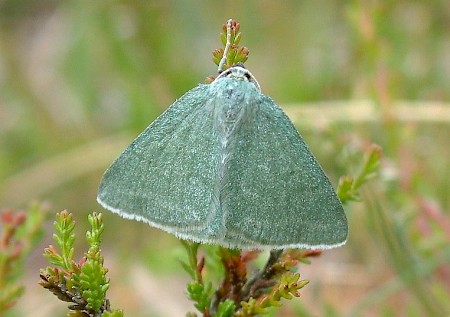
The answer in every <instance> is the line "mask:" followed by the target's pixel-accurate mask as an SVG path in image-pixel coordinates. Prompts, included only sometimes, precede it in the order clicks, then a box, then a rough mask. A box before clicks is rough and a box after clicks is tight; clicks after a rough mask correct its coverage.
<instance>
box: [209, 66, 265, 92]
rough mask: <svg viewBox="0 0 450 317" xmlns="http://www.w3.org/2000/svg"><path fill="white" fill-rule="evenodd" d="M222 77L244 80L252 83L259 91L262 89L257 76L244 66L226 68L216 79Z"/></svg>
mask: <svg viewBox="0 0 450 317" xmlns="http://www.w3.org/2000/svg"><path fill="white" fill-rule="evenodd" d="M220 78H233V79H236V80H244V81H247V82H250V83H252V84H253V85H255V87H256V88H257V89H258V90H259V91H261V87H260V86H259V83H258V81H257V80H256V78H255V76H253V75H252V73H251V72H250V71H249V70H248V69H246V68H245V67H242V66H234V67H230V68H228V69H226V70H224V71H223V72H222V73H220V74H219V76H217V78H216V80H218V79H220Z"/></svg>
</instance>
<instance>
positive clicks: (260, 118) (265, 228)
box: [222, 92, 348, 248]
mask: <svg viewBox="0 0 450 317" xmlns="http://www.w3.org/2000/svg"><path fill="white" fill-rule="evenodd" d="M257 95H258V96H257V97H255V102H254V103H253V104H251V105H249V107H247V110H246V111H248V113H246V114H245V116H244V117H243V120H244V122H242V123H241V124H239V126H238V127H237V129H238V130H236V131H235V133H236V134H235V135H236V138H235V139H234V143H233V144H232V145H231V148H232V150H231V155H230V157H229V161H228V168H227V177H226V184H225V186H224V188H223V195H222V208H223V210H224V211H225V212H226V214H227V216H226V227H227V236H226V237H225V242H226V243H228V245H230V246H232V247H241V248H261V247H263V246H266V247H272V248H332V247H336V246H339V245H342V244H344V243H345V241H346V239H347V231H348V229H347V220H346V216H345V213H344V210H343V208H342V205H341V202H340V201H339V199H338V197H337V195H336V193H335V191H334V189H333V187H332V185H331V184H330V181H329V180H328V178H327V176H326V175H325V174H324V172H323V170H322V168H321V166H320V165H319V163H318V162H317V160H316V159H315V157H314V156H313V154H312V153H311V151H310V149H309V148H308V146H307V145H306V143H305V142H304V141H303V139H302V138H301V137H300V135H299V133H298V132H297V130H296V129H295V127H294V125H293V124H292V122H291V121H290V120H289V118H288V117H287V115H286V114H285V113H284V112H283V111H282V110H281V108H280V107H278V106H277V105H276V104H275V103H274V102H273V100H272V99H270V98H269V97H267V96H265V95H263V94H261V93H259V92H258V93H257Z"/></svg>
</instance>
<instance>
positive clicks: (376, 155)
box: [337, 144, 382, 204]
mask: <svg viewBox="0 0 450 317" xmlns="http://www.w3.org/2000/svg"><path fill="white" fill-rule="evenodd" d="M381 157H382V149H381V147H380V146H378V145H376V144H372V145H371V146H370V147H369V149H368V151H367V153H366V155H365V159H364V163H363V164H362V167H361V169H360V171H359V173H358V174H357V175H356V176H355V177H354V178H353V177H350V176H343V177H341V179H340V180H339V186H338V189H337V193H338V196H339V199H340V200H341V202H342V203H343V204H344V203H347V202H349V201H361V195H360V193H359V190H360V188H361V186H362V185H364V184H365V183H367V182H368V181H369V180H370V179H371V178H373V177H374V176H375V175H376V173H377V171H378V170H379V168H380V160H381Z"/></svg>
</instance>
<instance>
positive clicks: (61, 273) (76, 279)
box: [40, 211, 123, 317]
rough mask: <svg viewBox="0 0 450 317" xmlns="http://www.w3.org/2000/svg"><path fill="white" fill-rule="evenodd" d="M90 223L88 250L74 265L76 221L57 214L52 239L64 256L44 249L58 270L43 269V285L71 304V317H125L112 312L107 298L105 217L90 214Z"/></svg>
mask: <svg viewBox="0 0 450 317" xmlns="http://www.w3.org/2000/svg"><path fill="white" fill-rule="evenodd" d="M88 221H89V224H90V225H91V230H90V231H88V232H87V233H86V240H87V242H88V245H89V249H88V251H87V252H86V253H85V256H84V257H83V258H82V259H81V260H80V261H78V262H75V261H74V260H73V254H74V247H73V245H74V241H75V234H74V229H75V221H74V220H73V217H72V214H71V213H69V212H67V211H62V212H60V213H58V214H57V215H56V221H55V223H54V228H55V231H56V233H55V234H54V235H53V239H54V240H55V242H56V245H57V246H58V248H59V250H60V252H61V253H58V251H57V249H56V248H55V247H53V246H49V247H48V248H46V249H45V251H44V256H45V257H46V258H47V259H48V261H49V263H50V264H51V265H54V266H55V267H47V268H46V269H41V273H40V276H41V281H40V284H41V285H42V286H43V287H44V288H46V289H48V290H50V291H51V292H52V293H53V294H55V295H56V296H57V297H58V298H59V299H60V300H62V301H65V302H70V303H72V305H71V306H69V308H70V311H69V313H68V316H71V317H78V316H84V317H86V316H89V317H97V316H114V317H115V316H123V313H122V312H121V311H118V310H114V311H111V309H110V304H109V300H108V299H107V298H106V291H107V290H108V288H109V279H108V278H107V277H106V274H107V272H108V269H107V268H105V267H104V266H103V257H102V255H101V250H100V247H101V243H102V240H101V235H102V233H103V231H104V225H103V223H102V215H101V214H97V213H92V214H90V215H88Z"/></svg>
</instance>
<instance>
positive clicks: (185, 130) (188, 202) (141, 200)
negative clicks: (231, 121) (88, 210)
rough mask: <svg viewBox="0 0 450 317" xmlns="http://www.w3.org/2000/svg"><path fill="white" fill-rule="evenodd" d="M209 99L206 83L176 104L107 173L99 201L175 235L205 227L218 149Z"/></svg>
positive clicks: (188, 235) (107, 206) (189, 92)
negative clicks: (208, 108) (209, 109)
mask: <svg viewBox="0 0 450 317" xmlns="http://www.w3.org/2000/svg"><path fill="white" fill-rule="evenodd" d="M209 104H210V103H209V99H208V85H199V86H197V87H196V88H194V89H192V90H190V91H188V92H187V93H186V94H184V95H183V96H182V97H181V98H180V99H178V100H177V101H176V102H175V103H174V104H172V105H171V106H170V107H169V108H168V109H167V110H166V111H165V112H164V113H163V114H162V115H161V116H160V117H158V118H157V119H156V120H155V121H154V122H153V123H152V124H151V125H150V126H149V127H148V128H147V129H146V130H144V131H143V132H142V133H141V134H140V135H139V136H138V137H137V138H136V139H135V140H134V141H133V142H132V143H131V144H130V145H129V146H128V148H126V149H125V151H124V152H123V153H122V154H121V155H120V156H119V157H118V158H117V159H116V160H115V161H114V162H113V163H112V165H111V166H110V167H109V169H108V170H107V171H106V172H105V174H104V175H103V178H102V180H101V183H100V187H99V191H98V196H97V200H98V202H99V203H100V204H101V205H102V206H104V207H105V208H106V209H109V210H110V211H113V212H115V213H117V214H119V215H121V216H123V217H125V218H131V219H137V220H141V221H144V222H147V223H149V224H151V225H153V226H155V227H157V228H161V229H164V230H166V231H169V232H172V233H174V234H175V235H177V236H184V237H187V238H189V237H191V235H190V232H195V231H199V230H202V229H204V227H205V224H206V220H205V219H206V218H207V217H208V212H209V209H210V203H211V195H212V188H213V187H214V186H213V185H214V184H213V182H214V180H215V175H216V169H217V163H216V160H217V157H218V154H217V152H218V151H219V147H218V138H217V135H216V134H215V133H213V116H212V114H211V111H207V109H205V108H207V107H208V105H209ZM183 232H186V234H183Z"/></svg>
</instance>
